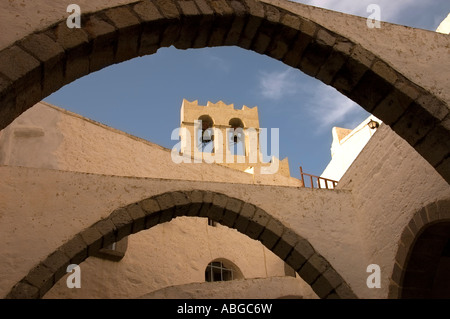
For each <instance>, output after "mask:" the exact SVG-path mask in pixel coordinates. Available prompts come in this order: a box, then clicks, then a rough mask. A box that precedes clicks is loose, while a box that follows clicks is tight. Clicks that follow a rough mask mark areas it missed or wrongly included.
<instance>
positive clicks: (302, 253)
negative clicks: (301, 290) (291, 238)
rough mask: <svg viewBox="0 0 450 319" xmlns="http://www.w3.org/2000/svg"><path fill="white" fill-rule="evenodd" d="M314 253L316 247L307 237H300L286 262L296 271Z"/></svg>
mask: <svg viewBox="0 0 450 319" xmlns="http://www.w3.org/2000/svg"><path fill="white" fill-rule="evenodd" d="M313 254H314V248H313V247H312V246H311V245H310V244H309V242H308V241H307V240H306V239H299V241H298V242H297V244H296V245H295V247H294V249H293V250H292V251H291V252H290V254H289V255H288V257H287V259H286V262H287V263H288V265H289V266H291V267H292V268H293V269H294V270H295V271H297V272H298V271H299V269H300V268H301V267H302V266H303V265H304V264H305V262H306V260H308V258H310V257H311V256H312V255H313Z"/></svg>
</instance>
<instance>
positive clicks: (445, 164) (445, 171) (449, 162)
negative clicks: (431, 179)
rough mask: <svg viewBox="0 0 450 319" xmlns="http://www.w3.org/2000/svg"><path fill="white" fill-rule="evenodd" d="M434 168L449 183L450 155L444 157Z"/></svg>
mask: <svg viewBox="0 0 450 319" xmlns="http://www.w3.org/2000/svg"><path fill="white" fill-rule="evenodd" d="M435 168H436V171H437V172H438V173H439V174H440V175H441V176H442V177H443V178H444V179H445V180H446V181H447V183H450V157H447V158H446V159H444V160H443V161H442V162H441V163H439V164H438V165H437V166H436V167H435Z"/></svg>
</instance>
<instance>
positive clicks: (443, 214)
mask: <svg viewBox="0 0 450 319" xmlns="http://www.w3.org/2000/svg"><path fill="white" fill-rule="evenodd" d="M437 226H438V227H439V228H442V229H437V228H436V227H437ZM443 232H444V234H442V233H443ZM433 233H436V235H437V236H436V238H431V239H432V240H434V241H436V240H437V241H440V244H444V245H445V243H444V242H442V241H443V240H449V239H450V199H443V200H439V201H436V202H433V203H431V204H429V205H427V206H425V207H423V208H422V209H420V210H419V211H418V212H416V213H415V214H414V216H413V218H412V219H411V220H410V222H409V223H408V225H407V226H406V227H405V228H404V230H403V232H402V234H401V237H400V241H399V244H398V250H397V254H396V257H395V262H394V267H393V270H392V276H391V280H390V281H391V283H390V287H389V298H402V297H406V298H410V297H412V295H411V294H409V292H407V291H412V290H421V291H422V292H423V291H424V290H425V289H426V288H427V287H425V285H426V282H428V279H425V278H416V279H417V280H410V279H407V280H406V282H405V277H406V275H407V272H408V267H409V266H410V265H411V264H410V262H411V261H412V259H413V258H414V259H417V258H420V257H421V256H419V255H417V253H418V252H417V251H415V249H414V248H415V246H416V244H417V243H418V241H419V240H420V239H421V237H422V235H425V236H426V237H434V236H433ZM446 236H447V237H448V238H445V237H446ZM433 246H434V245H433ZM441 248H442V247H441ZM419 253H420V252H419ZM435 253H436V252H435V251H430V254H432V255H433V256H431V257H432V258H433V259H434V261H431V262H432V263H435V262H438V260H436V257H437V258H438V257H439V256H437V255H436V254H435ZM414 255H415V257H413V256H414ZM430 266H431V267H435V266H436V264H434V265H431V264H430ZM435 270H436V269H434V270H432V271H435ZM424 275H425V274H424ZM422 279H423V280H422ZM422 292H419V293H422ZM424 297H427V296H422V297H421V298H424ZM428 297H429V296H428Z"/></svg>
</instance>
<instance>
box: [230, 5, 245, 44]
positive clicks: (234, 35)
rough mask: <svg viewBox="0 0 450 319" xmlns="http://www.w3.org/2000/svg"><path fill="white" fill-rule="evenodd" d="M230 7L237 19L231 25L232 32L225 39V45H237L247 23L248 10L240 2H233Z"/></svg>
mask: <svg viewBox="0 0 450 319" xmlns="http://www.w3.org/2000/svg"><path fill="white" fill-rule="evenodd" d="M230 5H231V7H232V9H233V11H234V14H235V17H234V20H233V23H232V24H231V28H230V31H229V32H228V34H227V35H226V37H225V45H237V44H238V43H239V39H240V38H241V34H242V33H243V31H244V27H245V25H246V22H247V10H246V9H245V7H244V5H243V4H242V3H241V2H238V1H231V3H230Z"/></svg>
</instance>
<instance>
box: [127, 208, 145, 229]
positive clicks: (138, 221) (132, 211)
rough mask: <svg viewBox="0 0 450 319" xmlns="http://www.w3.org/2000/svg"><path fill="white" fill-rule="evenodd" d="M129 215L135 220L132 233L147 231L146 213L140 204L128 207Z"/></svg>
mask: <svg viewBox="0 0 450 319" xmlns="http://www.w3.org/2000/svg"><path fill="white" fill-rule="evenodd" d="M126 210H127V212H128V215H129V216H130V217H131V219H132V220H133V227H132V229H131V233H132V234H135V233H138V232H140V231H141V230H144V229H145V216H146V214H145V212H144V210H143V208H142V207H141V205H139V204H136V203H135V204H131V205H128V206H127V207H126Z"/></svg>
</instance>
